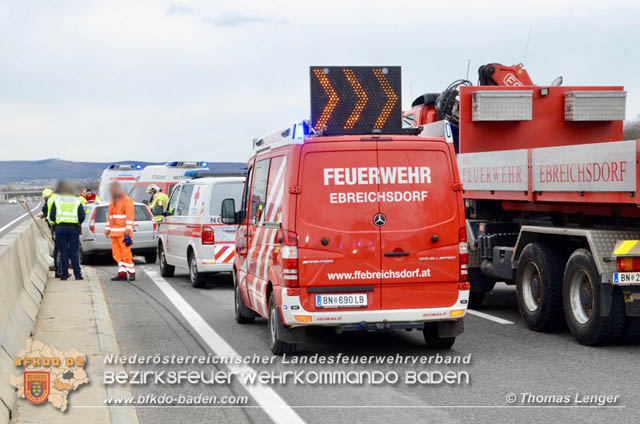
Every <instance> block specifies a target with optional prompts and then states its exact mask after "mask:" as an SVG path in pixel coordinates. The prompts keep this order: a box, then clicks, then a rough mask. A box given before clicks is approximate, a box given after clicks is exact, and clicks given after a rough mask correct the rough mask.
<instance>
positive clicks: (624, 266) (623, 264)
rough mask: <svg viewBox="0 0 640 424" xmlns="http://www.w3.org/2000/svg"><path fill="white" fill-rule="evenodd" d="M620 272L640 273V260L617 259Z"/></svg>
mask: <svg viewBox="0 0 640 424" xmlns="http://www.w3.org/2000/svg"><path fill="white" fill-rule="evenodd" d="M616 265H617V268H618V271H640V258H618V259H616Z"/></svg>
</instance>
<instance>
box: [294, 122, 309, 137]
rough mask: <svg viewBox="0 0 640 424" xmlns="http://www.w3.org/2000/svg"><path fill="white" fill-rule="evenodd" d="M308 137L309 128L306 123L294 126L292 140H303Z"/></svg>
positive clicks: (298, 123)
mask: <svg viewBox="0 0 640 424" xmlns="http://www.w3.org/2000/svg"><path fill="white" fill-rule="evenodd" d="M307 135H309V126H308V125H307V123H306V122H305V121H300V122H296V123H295V124H293V131H292V132H291V138H293V139H294V140H303V139H304V137H305V136H307Z"/></svg>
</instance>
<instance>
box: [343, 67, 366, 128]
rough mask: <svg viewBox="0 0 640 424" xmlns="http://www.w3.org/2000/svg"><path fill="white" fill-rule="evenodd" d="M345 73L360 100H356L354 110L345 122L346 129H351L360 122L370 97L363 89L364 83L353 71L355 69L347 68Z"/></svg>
mask: <svg viewBox="0 0 640 424" xmlns="http://www.w3.org/2000/svg"><path fill="white" fill-rule="evenodd" d="M344 74H345V76H346V77H347V81H349V84H351V87H353V92H354V93H356V97H358V101H357V102H356V105H355V106H354V108H353V111H351V115H349V118H347V122H346V123H345V124H344V128H345V129H351V128H353V127H354V126H355V124H356V123H357V122H358V119H360V114H361V113H362V110H363V109H364V106H365V105H366V104H367V102H368V101H369V97H367V93H365V91H364V90H363V89H362V85H361V84H360V81H358V79H357V78H356V75H355V74H354V73H353V69H349V68H345V69H344Z"/></svg>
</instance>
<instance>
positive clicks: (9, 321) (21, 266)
mask: <svg viewBox="0 0 640 424" xmlns="http://www.w3.org/2000/svg"><path fill="white" fill-rule="evenodd" d="M38 225H41V227H42V228H41V229H44V228H46V225H45V224H44V223H42V224H36V223H35V222H33V221H32V220H27V221H25V222H23V223H22V224H20V225H19V226H18V227H16V228H15V229H13V230H12V231H11V232H9V233H8V234H6V235H5V236H3V237H0V423H5V422H9V419H10V415H11V410H12V409H13V407H14V405H15V402H16V394H15V389H14V388H13V387H11V385H10V384H9V381H10V377H9V376H10V375H11V374H13V373H15V371H16V369H15V368H14V366H13V357H14V356H17V354H18V352H19V351H20V350H22V349H24V347H25V342H26V340H27V337H29V336H31V332H32V330H33V327H34V324H35V321H36V316H37V315H38V309H39V308H40V302H41V301H42V297H43V294H44V289H45V286H46V283H47V274H48V271H49V265H48V259H49V252H50V246H49V242H47V241H46V239H45V238H44V237H43V235H42V233H41V229H39V228H38ZM46 231H48V229H47V230H46Z"/></svg>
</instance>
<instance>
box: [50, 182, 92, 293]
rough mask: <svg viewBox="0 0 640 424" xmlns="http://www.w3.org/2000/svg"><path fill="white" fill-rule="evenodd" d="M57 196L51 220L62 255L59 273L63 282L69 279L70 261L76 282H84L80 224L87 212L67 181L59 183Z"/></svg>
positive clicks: (51, 211) (52, 206) (51, 212)
mask: <svg viewBox="0 0 640 424" xmlns="http://www.w3.org/2000/svg"><path fill="white" fill-rule="evenodd" d="M56 193H57V194H56V195H55V198H54V199H53V202H52V204H51V210H50V212H49V220H50V221H51V222H53V228H54V229H55V239H56V245H57V247H58V251H59V254H60V260H59V262H60V263H59V273H60V279H61V280H63V281H64V280H67V279H68V278H69V260H71V266H72V267H73V275H74V277H75V278H76V280H82V279H83V278H82V272H81V270H80V259H79V257H78V243H79V241H80V240H79V237H80V224H82V222H83V221H84V218H85V211H84V207H82V202H81V201H80V198H79V197H78V196H75V195H74V194H73V193H74V187H73V185H71V184H70V183H68V182H66V181H60V182H58V185H57V187H56Z"/></svg>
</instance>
